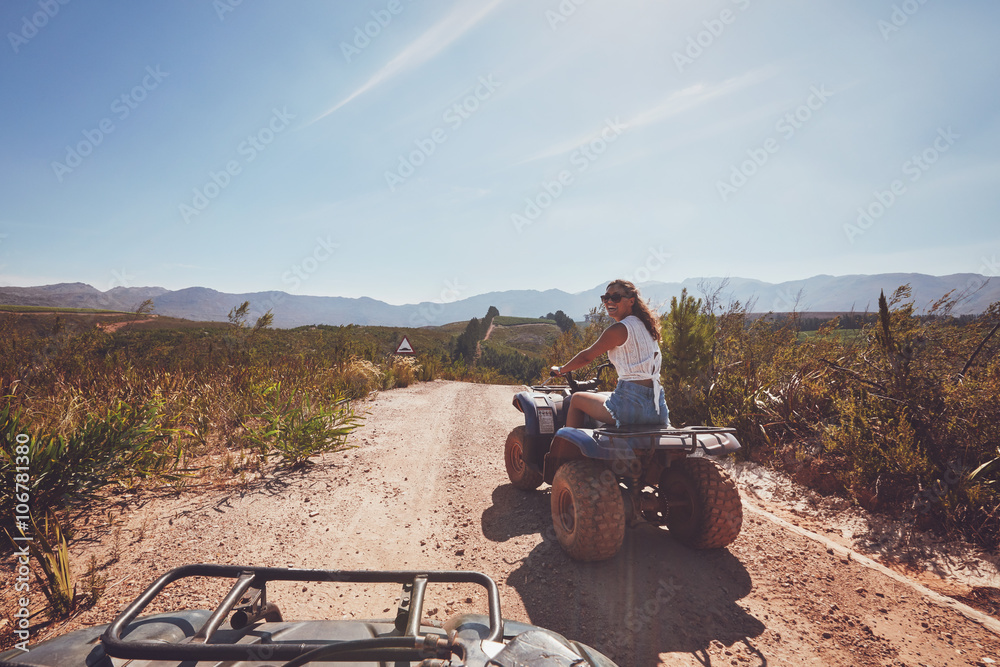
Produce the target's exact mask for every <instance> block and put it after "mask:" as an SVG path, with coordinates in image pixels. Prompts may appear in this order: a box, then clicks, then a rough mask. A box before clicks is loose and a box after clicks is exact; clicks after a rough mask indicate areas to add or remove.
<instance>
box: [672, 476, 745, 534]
mask: <svg viewBox="0 0 1000 667" xmlns="http://www.w3.org/2000/svg"><path fill="white" fill-rule="evenodd" d="M659 491H660V497H661V498H663V499H664V500H665V501H666V504H667V507H668V508H669V509H668V510H667V528H669V529H670V533H671V534H672V535H673V536H674V537H676V538H677V539H678V540H679V541H680V542H681V543H682V544H685V545H687V546H689V547H693V548H695V549H719V548H721V547H725V546H728V545H730V544H732V542H733V540H735V539H736V538H737V537H738V536H739V534H740V528H741V527H742V525H743V503H742V502H741V501H740V494H739V491H737V490H736V484H735V482H733V480H732V478H730V477H729V475H728V474H726V471H724V470H723V469H722V468H720V467H719V465H718V464H717V463H716V462H715V461H712V460H711V459H705V458H690V459H684V460H682V461H679V462H677V463H675V464H674V465H672V466H671V467H669V468H667V469H666V470H665V471H664V472H663V475H662V476H661V477H660V489H659Z"/></svg>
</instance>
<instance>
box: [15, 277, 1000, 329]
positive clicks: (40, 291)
mask: <svg viewBox="0 0 1000 667" xmlns="http://www.w3.org/2000/svg"><path fill="white" fill-rule="evenodd" d="M724 283H725V284H724ZM984 283H985V287H983V288H982V289H980V290H979V291H978V292H977V293H976V294H974V295H973V296H972V297H970V298H969V299H968V300H966V301H965V302H963V303H962V304H961V305H960V306H959V307H958V308H957V309H956V311H955V312H956V314H964V313H981V312H984V311H985V310H986V308H987V307H989V305H990V304H991V303H993V302H996V301H1000V280H996V281H989V279H988V278H986V277H984V276H980V275H977V274H972V273H960V274H954V275H950V276H928V275H924V274H919V273H887V274H879V275H871V276H867V275H854V276H814V277H812V278H807V279H805V280H795V281H789V282H784V283H778V284H772V283H766V282H762V281H759V280H751V279H746V278H729V279H723V278H690V279H688V280H685V281H683V282H680V283H663V282H648V283H643V284H641V285H640V289H641V291H642V294H643V296H644V297H646V298H647V299H649V301H650V302H651V303H652V304H653V305H654V306H656V307H658V308H659V309H660V310H663V309H665V308H666V307H667V306H668V305H669V303H670V299H671V298H672V297H674V296H677V295H679V294H680V293H681V290H682V289H685V288H686V289H687V291H688V293H689V294H691V295H693V296H695V297H701V296H702V295H703V293H705V292H708V293H713V292H715V291H716V290H717V288H719V286H720V285H723V284H724V287H722V289H721V290H719V294H718V298H719V301H720V303H721V304H723V305H724V304H727V303H729V302H731V301H739V302H740V303H742V304H749V305H750V307H751V310H753V311H755V312H768V311H773V312H788V311H791V310H797V311H799V312H846V311H852V310H853V311H856V312H865V311H874V310H876V309H877V303H878V295H879V291H880V290H884V291H885V293H886V295H889V294H891V293H892V292H893V291H895V290H896V288H898V287H899V286H901V285H906V284H909V285H910V286H911V288H912V290H913V301H914V302H915V304H916V306H917V308H918V310H920V311H924V310H926V309H928V308H929V307H930V306H931V304H933V303H934V302H935V301H937V300H938V299H940V298H941V297H942V296H943V295H945V294H946V293H948V292H949V291H951V290H958V291H961V290H965V289H968V288H970V287H972V288H975V287H977V286H980V285H983V284H984ZM605 284H606V283H601V284H599V285H597V286H595V287H593V288H592V289H589V290H586V291H584V292H578V293H575V294H571V293H569V292H564V291H562V290H557V289H550V290H545V291H538V290H508V291H504V292H489V293H486V294H479V295H476V296H472V297H469V298H466V299H462V300H460V301H453V302H451V303H432V302H422V303H417V304H405V305H401V306H394V305H391V304H388V303H385V302H383V301H378V300H376V299H371V298H368V297H361V298H348V297H340V296H299V295H293V294H287V293H285V292H249V293H244V294H227V293H224V292H218V291H216V290H213V289H209V288H207V287H189V288H186V289H181V290H173V291H171V290H167V289H164V288H162V287H116V288H114V289H111V290H108V291H107V292H101V291H100V290H97V289H95V288H93V287H91V286H90V285H87V284H84V283H62V284H59V285H44V286H41V287H0V303H3V304H13V305H25V306H52V307H55V306H65V307H73V308H101V309H109V310H133V309H134V308H135V307H136V306H137V305H138V304H140V303H142V302H143V301H144V300H146V299H153V303H154V307H155V312H156V313H158V314H160V315H166V316H170V317H179V318H184V319H190V320H201V321H216V322H218V321H225V319H226V315H227V314H228V313H229V311H230V309H232V308H233V307H235V306H238V305H239V304H241V303H243V302H244V301H249V302H250V305H251V310H252V313H251V314H252V316H253V317H257V316H258V315H260V314H262V313H264V312H265V311H267V310H272V311H273V313H274V325H275V326H277V327H296V326H303V325H308V324H332V325H339V324H361V325H382V326H397V327H422V326H438V325H441V324H446V323H448V322H462V321H468V320H469V319H471V318H473V317H482V316H483V313H485V312H486V311H487V309H488V308H489V307H490V306H496V307H497V309H498V310H499V311H500V314H501V315H509V316H518V317H539V316H543V315H545V314H546V313H551V312H555V311H557V310H562V311H563V312H565V313H566V314H567V315H569V316H570V317H572V318H573V319H576V320H582V319H583V318H584V316H585V315H586V314H587V312H588V311H589V310H590V309H591V308H593V307H594V306H599V305H600V295H601V294H602V293H603V292H604V286H605Z"/></svg>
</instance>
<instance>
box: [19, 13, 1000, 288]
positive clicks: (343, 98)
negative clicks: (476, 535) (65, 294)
mask: <svg viewBox="0 0 1000 667" xmlns="http://www.w3.org/2000/svg"><path fill="white" fill-rule="evenodd" d="M997 25H1000V4H998V3H995V2H987V1H986V0H980V1H967V2H961V1H959V2H948V3H946V2H943V0H923V1H921V0H906V1H905V2H900V1H899V0H896V1H895V2H893V1H888V0H863V1H862V0H836V1H834V0H828V1H821V2H808V3H803V2H787V1H781V0H716V1H711V2H706V1H704V0H699V1H696V0H677V1H656V2H653V1H643V2H640V1H630V0H616V1H615V2H611V1H610V0H587V1H581V0H562V1H561V2H560V1H558V0H478V1H476V2H471V1H467V2H431V1H426V2H425V1H421V0H375V1H373V2H334V1H328V2H323V1H320V0H311V1H298V2H296V1H289V2H280V3H279V2H275V1H266V0H242V1H241V2H237V0H178V1H175V2H169V3H163V2H151V1H136V2H128V3H108V2H105V3H93V2H83V1H82V0H34V1H28V2H24V1H20V0H16V1H15V0H10V1H8V2H5V3H3V6H2V8H0V30H2V33H3V34H4V41H3V44H2V45H0V77H2V82H3V90H4V95H3V99H2V102H0V104H2V108H3V111H2V118H3V123H0V146H2V153H0V284H7V285H40V284H49V283H56V282H76V281H81V282H87V283H90V284H92V285H94V286H95V287H97V288H98V289H101V290H106V289H109V288H111V287H114V286H118V285H126V286H141V285H158V286H162V287H166V288H169V289H179V288H183V287H189V286H194V285H201V286H205V287H211V288H214V289H218V290H221V291H227V292H250V291H264V290H283V291H287V292H291V293H295V294H314V295H330V296H352V297H356V296H371V297H374V298H377V299H381V300H384V301H387V302H390V303H413V302H418V301H449V300H455V299H458V298H464V297H467V296H472V295H475V294H480V293H483V292H489V291H494V290H505V289H521V288H535V289H549V288H559V289H563V290H566V291H571V292H575V291H580V290H584V289H589V288H591V287H593V286H595V285H597V284H600V283H603V282H606V281H607V280H609V279H611V278H614V277H619V276H626V277H630V278H633V279H635V280H637V281H645V280H659V281H679V280H683V279H685V278H691V277H699V276H727V275H728V276H739V277H747V278H756V279H759V280H764V281H768V282H780V281H784V280H793V279H801V278H807V277H810V276H813V275H817V274H833V275H845V274H854V273H868V274H870V273H883V272H894V271H900V272H921V273H929V274H935V275H944V274H950V273H965V272H969V273H982V274H987V275H993V274H997V273H1000V266H998V261H997V260H998V256H1000V225H998V224H997V214H998V212H1000V188H998V187H997V184H998V183H1000V114H998V102H1000V86H998V85H997V84H998V81H1000V76H998V75H1000V42H998V41H997V39H996V27H997Z"/></svg>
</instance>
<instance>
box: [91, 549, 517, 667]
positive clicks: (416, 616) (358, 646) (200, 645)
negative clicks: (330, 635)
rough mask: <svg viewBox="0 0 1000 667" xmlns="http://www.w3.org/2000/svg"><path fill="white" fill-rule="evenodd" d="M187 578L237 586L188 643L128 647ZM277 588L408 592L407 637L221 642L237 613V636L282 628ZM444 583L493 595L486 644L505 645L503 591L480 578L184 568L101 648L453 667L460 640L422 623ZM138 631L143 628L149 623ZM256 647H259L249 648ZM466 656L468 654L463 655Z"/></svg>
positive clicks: (155, 655) (120, 654)
mask: <svg viewBox="0 0 1000 667" xmlns="http://www.w3.org/2000/svg"><path fill="white" fill-rule="evenodd" d="M185 577H214V578H232V579H235V580H236V583H235V584H234V585H233V587H232V589H230V591H229V593H228V594H227V595H226V596H225V598H223V600H222V602H221V603H220V604H219V606H218V607H217V608H216V609H215V611H214V612H213V613H212V614H211V615H210V616H209V617H208V619H207V620H206V621H205V623H204V624H203V625H202V626H201V628H200V629H198V630H197V631H196V632H194V634H193V636H191V637H190V638H188V639H187V640H186V643H168V642H164V641H163V640H157V641H143V640H141V639H139V640H135V639H124V638H123V636H124V634H125V633H126V631H127V630H128V631H129V632H130V633H131V634H134V635H138V636H142V635H143V633H142V631H141V628H140V629H138V630H137V629H136V626H132V627H131V628H130V627H129V626H130V625H132V623H133V621H134V620H135V619H136V617H137V616H138V615H139V614H140V613H141V612H142V610H143V609H145V608H146V607H147V606H148V605H149V604H150V603H151V602H152V601H153V599H154V598H156V596H158V595H159V594H160V593H161V592H162V591H163V589H164V588H165V587H166V586H167V585H168V584H170V583H172V582H174V581H177V580H178V579H183V578H185ZM270 581H296V582H306V581H310V582H352V583H397V584H402V585H403V595H402V598H401V600H400V603H399V609H398V612H397V615H396V620H395V630H396V632H397V633H401V634H394V635H393V636H377V637H370V636H369V637H365V638H363V639H348V640H343V641H330V640H327V639H322V638H316V637H310V638H309V639H308V640H307V641H299V642H294V641H292V642H284V641H280V640H278V641H273V638H272V637H271V636H270V635H269V634H267V633H260V632H254V633H246V632H241V633H236V634H235V635H234V638H235V639H236V640H237V641H232V642H224V641H222V642H220V641H219V639H220V636H222V635H226V634H232V631H231V630H224V631H221V632H219V633H218V634H216V633H217V631H219V628H220V626H221V625H222V623H223V621H224V620H225V619H226V617H227V616H229V614H230V613H233V617H232V619H231V620H230V625H231V626H232V628H233V630H243V629H244V628H247V627H248V626H250V625H251V624H253V623H255V622H257V621H260V620H265V621H268V622H280V621H281V620H282V619H281V614H280V612H279V611H278V609H277V607H276V606H275V605H273V604H271V603H268V601H267V583H268V582H270ZM442 582H443V583H471V584H478V585H480V586H482V587H483V588H485V589H486V593H487V597H488V600H489V632H488V634H487V636H486V637H485V638H484V640H485V641H487V642H499V641H501V640H502V638H503V619H502V618H501V617H500V594H499V591H498V589H497V585H496V584H495V583H494V582H493V580H492V579H490V578H489V577H488V576H486V575H485V574H482V573H479V572H460V571H442V572H434V571H406V570H398V571H364V570H361V571H358V570H297V569H285V568H272V567H241V566H235V565H208V564H199V565H185V566H182V567H179V568H176V569H174V570H171V571H170V572H167V573H166V574H164V575H163V576H161V577H160V578H159V579H157V580H156V581H155V582H154V583H153V584H152V585H151V586H150V587H149V588H147V589H146V590H145V592H143V593H142V594H141V595H139V597H137V598H136V599H135V600H134V601H133V602H132V604H130V605H129V606H128V607H127V608H126V609H125V611H123V612H122V613H121V615H120V616H119V617H118V618H117V619H115V621H114V622H113V623H112V624H111V625H110V626H108V629H107V630H106V631H105V632H104V634H103V636H102V637H101V642H102V643H103V644H104V649H105V652H106V653H107V654H108V655H111V656H113V657H116V658H131V659H143V660H177V661H183V662H186V663H188V662H189V663H191V664H193V663H196V662H200V661H241V660H247V659H248V657H251V656H256V657H257V659H266V660H290V661H291V662H289V663H288V665H289V666H291V665H304V664H308V663H309V662H316V661H338V662H339V661H350V660H356V661H379V662H381V661H390V662H391V661H393V660H395V661H401V662H406V661H423V660H428V659H431V660H433V659H438V660H447V659H448V658H450V657H451V656H452V654H453V652H454V651H455V649H456V646H455V644H454V643H453V638H449V637H448V636H447V635H445V634H437V633H433V632H423V629H422V628H421V623H420V619H421V615H422V613H423V603H424V592H425V590H426V588H427V584H429V583H442ZM136 625H139V626H141V623H140V624H136ZM184 634H186V633H184ZM223 638H224V637H223ZM248 641H253V643H247V642H248ZM458 648H459V650H460V651H461V650H462V649H461V647H458ZM434 664H440V663H434Z"/></svg>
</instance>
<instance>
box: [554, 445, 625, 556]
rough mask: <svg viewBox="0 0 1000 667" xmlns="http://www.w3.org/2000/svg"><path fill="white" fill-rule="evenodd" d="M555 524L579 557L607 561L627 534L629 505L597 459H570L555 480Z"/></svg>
mask: <svg viewBox="0 0 1000 667" xmlns="http://www.w3.org/2000/svg"><path fill="white" fill-rule="evenodd" d="M552 525H553V526H554V527H555V531H556V537H557V538H558V540H559V544H560V545H562V548H563V549H565V550H566V553H567V554H569V556H570V558H573V559H575V560H606V559H608V558H611V557H612V556H614V555H615V554H616V553H618V550H619V549H620V548H621V545H622V540H623V539H624V537H625V504H624V502H623V501H622V492H621V489H620V488H619V486H618V480H617V478H616V477H615V476H614V474H612V472H611V471H610V470H608V469H607V468H606V467H605V466H603V465H601V464H600V463H598V462H596V461H587V460H579V461H570V462H568V463H564V464H563V465H562V466H560V467H559V469H558V470H556V474H555V478H554V479H553V480H552Z"/></svg>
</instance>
